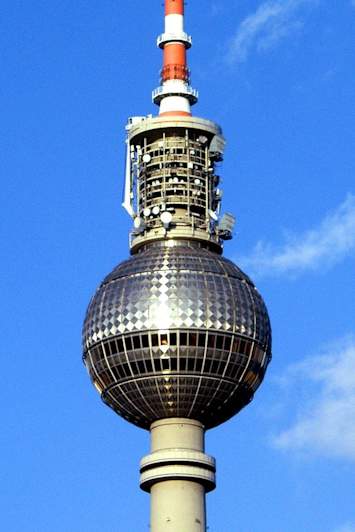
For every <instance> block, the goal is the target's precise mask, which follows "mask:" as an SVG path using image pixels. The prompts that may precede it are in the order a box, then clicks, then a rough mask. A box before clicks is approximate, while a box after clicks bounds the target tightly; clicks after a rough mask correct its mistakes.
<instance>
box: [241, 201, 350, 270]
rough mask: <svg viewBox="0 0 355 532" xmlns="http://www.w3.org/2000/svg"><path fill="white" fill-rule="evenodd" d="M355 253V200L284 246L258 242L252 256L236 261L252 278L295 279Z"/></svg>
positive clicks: (345, 204)
mask: <svg viewBox="0 0 355 532" xmlns="http://www.w3.org/2000/svg"><path fill="white" fill-rule="evenodd" d="M354 250H355V196H354V195H353V194H349V195H348V197H347V199H346V200H345V201H344V202H343V203H342V204H341V205H340V206H339V207H338V208H337V209H336V210H335V211H334V212H332V213H331V214H328V215H327V216H326V217H325V218H324V219H323V220H322V221H321V223H320V224H319V226H318V227H316V228H315V229H311V230H309V231H306V232H305V233H303V234H299V235H297V234H296V235H288V237H287V239H286V242H285V243H284V244H283V245H281V246H279V247H273V246H271V245H270V244H265V243H264V242H258V243H257V245H256V246H255V248H254V250H253V252H252V253H251V254H250V255H249V256H247V257H242V258H240V259H238V262H239V263H240V264H241V265H242V267H243V268H245V269H248V270H250V273H251V274H254V275H255V276H259V277H262V276H266V275H268V276H270V275H280V274H291V275H297V274H300V273H302V272H304V271H307V270H317V269H318V268H319V267H322V268H324V267H329V266H332V265H334V264H336V263H338V262H340V261H341V260H343V259H344V258H345V257H346V256H348V255H350V254H351V253H353V252H354Z"/></svg>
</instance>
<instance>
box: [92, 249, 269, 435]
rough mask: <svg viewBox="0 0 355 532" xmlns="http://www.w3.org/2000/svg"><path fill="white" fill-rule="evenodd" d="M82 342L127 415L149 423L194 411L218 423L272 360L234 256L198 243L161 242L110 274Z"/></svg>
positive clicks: (262, 322) (106, 394)
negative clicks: (230, 256) (229, 258)
mask: <svg viewBox="0 0 355 532" xmlns="http://www.w3.org/2000/svg"><path fill="white" fill-rule="evenodd" d="M84 345H85V355H84V356H85V362H86V365H87V367H88V369H89V372H90V375H91V377H92V379H93V381H94V382H95V384H96V386H97V387H98V388H99V389H100V391H101V393H102V398H103V399H104V401H105V402H106V403H107V404H108V405H109V406H111V407H112V408H113V409H114V410H115V411H116V412H117V413H118V414H120V415H122V416H123V417H125V418H126V419H127V420H128V421H131V422H133V423H135V424H136V425H139V426H141V427H143V428H149V426H150V425H151V423H153V422H154V421H156V420H158V419H162V418H165V417H187V418H192V419H197V420H199V421H201V422H202V423H203V424H204V425H205V427H206V428H210V427H213V426H215V425H218V424H219V423H221V422H222V421H225V420H226V419H228V418H229V417H230V416H232V415H233V414H235V413H237V412H238V411H239V410H240V409H241V408H242V407H243V406H245V405H246V404H248V403H249V402H250V400H251V399H252V397H253V394H254V392H255V390H256V389H257V388H258V386H259V384H260V382H261V380H262V378H263V376H264V373H265V370H266V366H267V364H268V362H269V359H270V326H269V320H268V316H267V312H266V308H265V305H264V303H263V301H262V299H261V297H260V295H259V293H258V291H257V290H256V288H255V286H254V285H253V283H252V282H251V281H250V279H249V278H248V277H247V276H246V275H245V274H244V273H243V272H242V271H241V270H240V269H239V268H237V267H236V266H235V265H234V264H233V263H232V262H231V261H229V260H227V259H225V258H223V257H221V256H220V255H218V254H217V253H215V252H213V251H210V250H208V249H205V248H203V247H201V245H200V244H199V243H198V242H195V241H184V240H168V241H166V242H165V241H158V242H154V243H151V244H150V245H148V246H146V247H144V248H141V249H140V251H139V252H138V253H136V254H135V255H133V256H132V258H131V259H129V260H127V261H126V262H124V263H122V264H120V265H119V266H118V267H117V268H115V269H114V270H113V272H112V273H111V274H110V275H108V276H107V277H106V279H105V280H104V282H103V283H102V285H101V286H100V288H99V289H98V291H97V292H96V294H95V296H94V298H93V300H92V302H91V304H90V306H89V309H88V313H87V317H86V320H85V328H84Z"/></svg>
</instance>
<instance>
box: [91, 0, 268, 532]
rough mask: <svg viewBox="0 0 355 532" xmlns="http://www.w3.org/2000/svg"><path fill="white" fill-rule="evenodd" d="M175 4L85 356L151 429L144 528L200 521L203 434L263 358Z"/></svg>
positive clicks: (242, 398) (209, 466) (119, 402)
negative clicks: (125, 239) (231, 255)
mask: <svg viewBox="0 0 355 532" xmlns="http://www.w3.org/2000/svg"><path fill="white" fill-rule="evenodd" d="M191 42H192V41H191V37H190V36H189V35H188V34H187V33H185V29H184V1H183V0H165V30H164V33H163V34H162V35H160V36H159V37H158V46H159V47H160V48H161V49H162V50H163V56H164V61H163V68H162V71H161V85H160V86H159V87H158V88H157V89H156V90H154V91H153V101H154V103H155V104H157V106H158V107H159V115H158V116H151V115H148V116H139V117H132V118H130V119H129V120H128V125H127V128H126V129H127V141H126V142H127V160H126V174H125V187H124V200H123V206H124V208H125V209H126V210H127V211H128V213H129V215H130V216H131V217H132V219H133V229H132V232H131V235H130V251H131V257H130V258H129V259H128V260H126V261H124V262H122V263H121V264H119V265H118V266H117V267H116V268H115V269H114V270H113V271H112V273H110V274H109V275H108V276H107V277H106V278H105V279H104V281H103V282H102V284H101V285H100V286H99V288H98V289H97V291H96V293H95V295H94V296H93V298H92V300H91V302H90V304H89V307H88V310H87V314H86V317H85V322H84V327H83V350H84V355H83V356H84V362H85V365H86V367H87V369H88V372H89V374H90V377H91V379H92V382H93V384H94V385H95V387H96V388H97V390H98V391H99V393H100V394H101V397H102V399H103V401H104V402H105V403H106V404H107V405H108V406H109V407H111V408H112V409H113V410H114V411H115V412H116V413H117V414H119V415H120V416H122V417H123V418H125V419H126V420H127V421H129V422H131V423H134V424H135V425H137V426H138V427H141V428H144V429H147V430H150V434H151V452H150V454H148V455H147V456H145V457H144V458H143V459H142V461H141V466H140V473H141V478H140V485H141V488H142V489H143V490H145V491H147V492H149V493H150V496H151V531H152V532H201V531H205V530H206V517H205V514H206V512H205V494H206V493H207V492H209V491H211V490H213V489H214V488H215V485H216V483H215V469H216V468H215V460H214V458H213V457H211V456H209V455H207V454H206V453H205V448H204V434H205V431H206V430H207V429H211V428H213V427H215V426H217V425H219V424H220V423H222V422H224V421H226V420H227V419H229V418H230V417H232V416H233V415H234V414H236V413H238V412H239V411H240V410H241V409H242V408H243V407H244V406H246V405H247V404H248V403H249V402H250V401H251V400H252V398H253V395H254V392H255V391H256V389H257V388H258V387H259V385H260V383H261V382H262V380H263V377H264V374H265V371H266V368H267V365H268V363H269V361H270V359H271V328H270V322H269V318H268V314H267V310H266V307H265V304H264V302H263V300H262V298H261V296H260V295H259V292H258V291H257V289H256V288H255V286H254V284H253V283H252V281H251V280H250V278H249V277H248V276H247V275H246V274H245V273H243V272H242V271H241V270H240V269H239V268H238V267H237V266H236V265H234V264H233V262H231V261H230V260H228V259H226V258H224V257H223V256H222V250H223V241H225V240H229V239H230V238H232V232H233V225H234V217H233V216H232V215H231V214H228V213H225V214H224V215H221V198H222V191H221V189H220V188H219V181H220V178H219V175H218V174H219V163H220V162H221V161H222V159H223V150H224V145H225V141H224V139H223V136H222V132H221V129H220V127H219V126H217V125H216V124H215V123H214V122H211V121H209V120H205V119H202V118H198V117H196V116H192V114H191V107H192V105H193V104H195V103H196V102H197V99H198V93H197V91H196V90H195V89H193V88H192V87H191V86H190V72H189V69H188V67H187V61H186V52H187V50H188V49H189V48H190V46H191Z"/></svg>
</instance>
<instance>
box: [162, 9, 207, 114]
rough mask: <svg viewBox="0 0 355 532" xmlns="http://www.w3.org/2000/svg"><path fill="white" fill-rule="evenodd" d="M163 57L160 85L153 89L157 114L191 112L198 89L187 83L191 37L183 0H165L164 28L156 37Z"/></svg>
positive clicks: (188, 80) (188, 81) (188, 79)
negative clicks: (185, 23)
mask: <svg viewBox="0 0 355 532" xmlns="http://www.w3.org/2000/svg"><path fill="white" fill-rule="evenodd" d="M157 43H158V46H159V47H160V48H162V50H163V54H164V59H163V68H162V71H161V85H160V87H158V88H157V89H155V90H154V91H153V102H154V103H155V104H157V105H159V115H160V116H191V105H193V104H194V103H196V102H197V99H198V93H197V91H196V90H194V89H192V88H191V86H190V72H189V69H188V67H187V59H186V51H187V50H188V49H189V48H190V47H191V44H192V40H191V37H190V36H189V35H187V33H185V31H184V0H165V30H164V33H163V34H162V35H160V36H159V37H158V41H157Z"/></svg>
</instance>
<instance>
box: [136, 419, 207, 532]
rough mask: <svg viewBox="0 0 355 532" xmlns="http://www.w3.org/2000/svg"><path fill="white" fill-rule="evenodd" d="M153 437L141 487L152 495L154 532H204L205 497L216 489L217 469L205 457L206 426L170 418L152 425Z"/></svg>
mask: <svg viewBox="0 0 355 532" xmlns="http://www.w3.org/2000/svg"><path fill="white" fill-rule="evenodd" d="M150 433H151V454H149V455H148V456H145V457H144V458H143V459H142V461H141V469H140V471H141V479H140V485H141V488H142V489H143V490H144V491H148V492H150V495H151V525H150V527H151V528H150V529H151V532H205V531H206V506H205V494H206V492H208V491H211V490H213V489H214V488H215V486H216V481H215V470H216V468H215V460H214V458H213V457H211V456H208V455H206V454H205V453H204V427H203V425H202V424H201V423H200V422H198V421H194V420H191V419H185V418H168V419H163V420H160V421H156V422H155V423H153V424H152V425H151V429H150Z"/></svg>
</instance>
